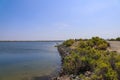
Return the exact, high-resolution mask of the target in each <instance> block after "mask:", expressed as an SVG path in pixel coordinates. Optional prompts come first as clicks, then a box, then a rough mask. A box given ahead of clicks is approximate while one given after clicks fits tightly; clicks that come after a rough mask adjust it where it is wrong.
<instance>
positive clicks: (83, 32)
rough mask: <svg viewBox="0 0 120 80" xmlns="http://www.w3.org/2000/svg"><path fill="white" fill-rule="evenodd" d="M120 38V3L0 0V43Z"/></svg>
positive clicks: (112, 0)
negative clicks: (9, 41)
mask: <svg viewBox="0 0 120 80" xmlns="http://www.w3.org/2000/svg"><path fill="white" fill-rule="evenodd" d="M92 36H100V37H103V38H112V37H113V38H115V37H118V36H120V0H0V40H64V39H69V38H90V37H92Z"/></svg>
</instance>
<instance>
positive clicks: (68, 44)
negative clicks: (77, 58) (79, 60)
mask: <svg viewBox="0 0 120 80" xmlns="http://www.w3.org/2000/svg"><path fill="white" fill-rule="evenodd" d="M74 42H75V41H74V40H73V39H69V40H67V41H65V42H64V43H63V45H65V46H66V47H69V46H71V45H72V44H73V43H74Z"/></svg>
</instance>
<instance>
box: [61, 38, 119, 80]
mask: <svg viewBox="0 0 120 80" xmlns="http://www.w3.org/2000/svg"><path fill="white" fill-rule="evenodd" d="M75 42H76V40H72V39H70V40H67V41H65V42H64V43H63V45H64V46H66V47H69V48H70V47H71V46H72V45H73V44H74V43H75ZM108 47H109V44H108V43H107V42H106V41H105V40H104V39H101V38H99V37H93V38H92V39H88V40H82V39H80V40H79V44H78V45H77V47H76V48H75V49H73V50H72V51H70V52H69V55H67V56H66V57H64V60H63V70H64V73H65V74H69V75H70V74H73V75H77V76H79V78H81V79H82V80H120V55H119V54H117V53H116V52H109V51H107V48H108ZM87 71H89V72H90V75H85V74H86V72H87Z"/></svg>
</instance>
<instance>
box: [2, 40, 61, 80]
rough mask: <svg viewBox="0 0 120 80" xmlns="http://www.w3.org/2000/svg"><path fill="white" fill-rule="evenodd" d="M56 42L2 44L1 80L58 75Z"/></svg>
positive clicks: (24, 79)
mask: <svg viewBox="0 0 120 80" xmlns="http://www.w3.org/2000/svg"><path fill="white" fill-rule="evenodd" d="M55 45H56V42H0V80H31V79H32V80H33V79H35V78H39V77H41V76H49V75H51V74H52V75H53V74H57V73H58V70H59V68H60V64H61V61H60V56H59V53H58V51H57V49H56V47H54V46H55Z"/></svg>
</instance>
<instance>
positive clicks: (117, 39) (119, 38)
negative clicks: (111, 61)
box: [108, 37, 120, 41]
mask: <svg viewBox="0 0 120 80" xmlns="http://www.w3.org/2000/svg"><path fill="white" fill-rule="evenodd" d="M108 40H109V41H120V37H117V38H116V39H113V38H112V39H108Z"/></svg>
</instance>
